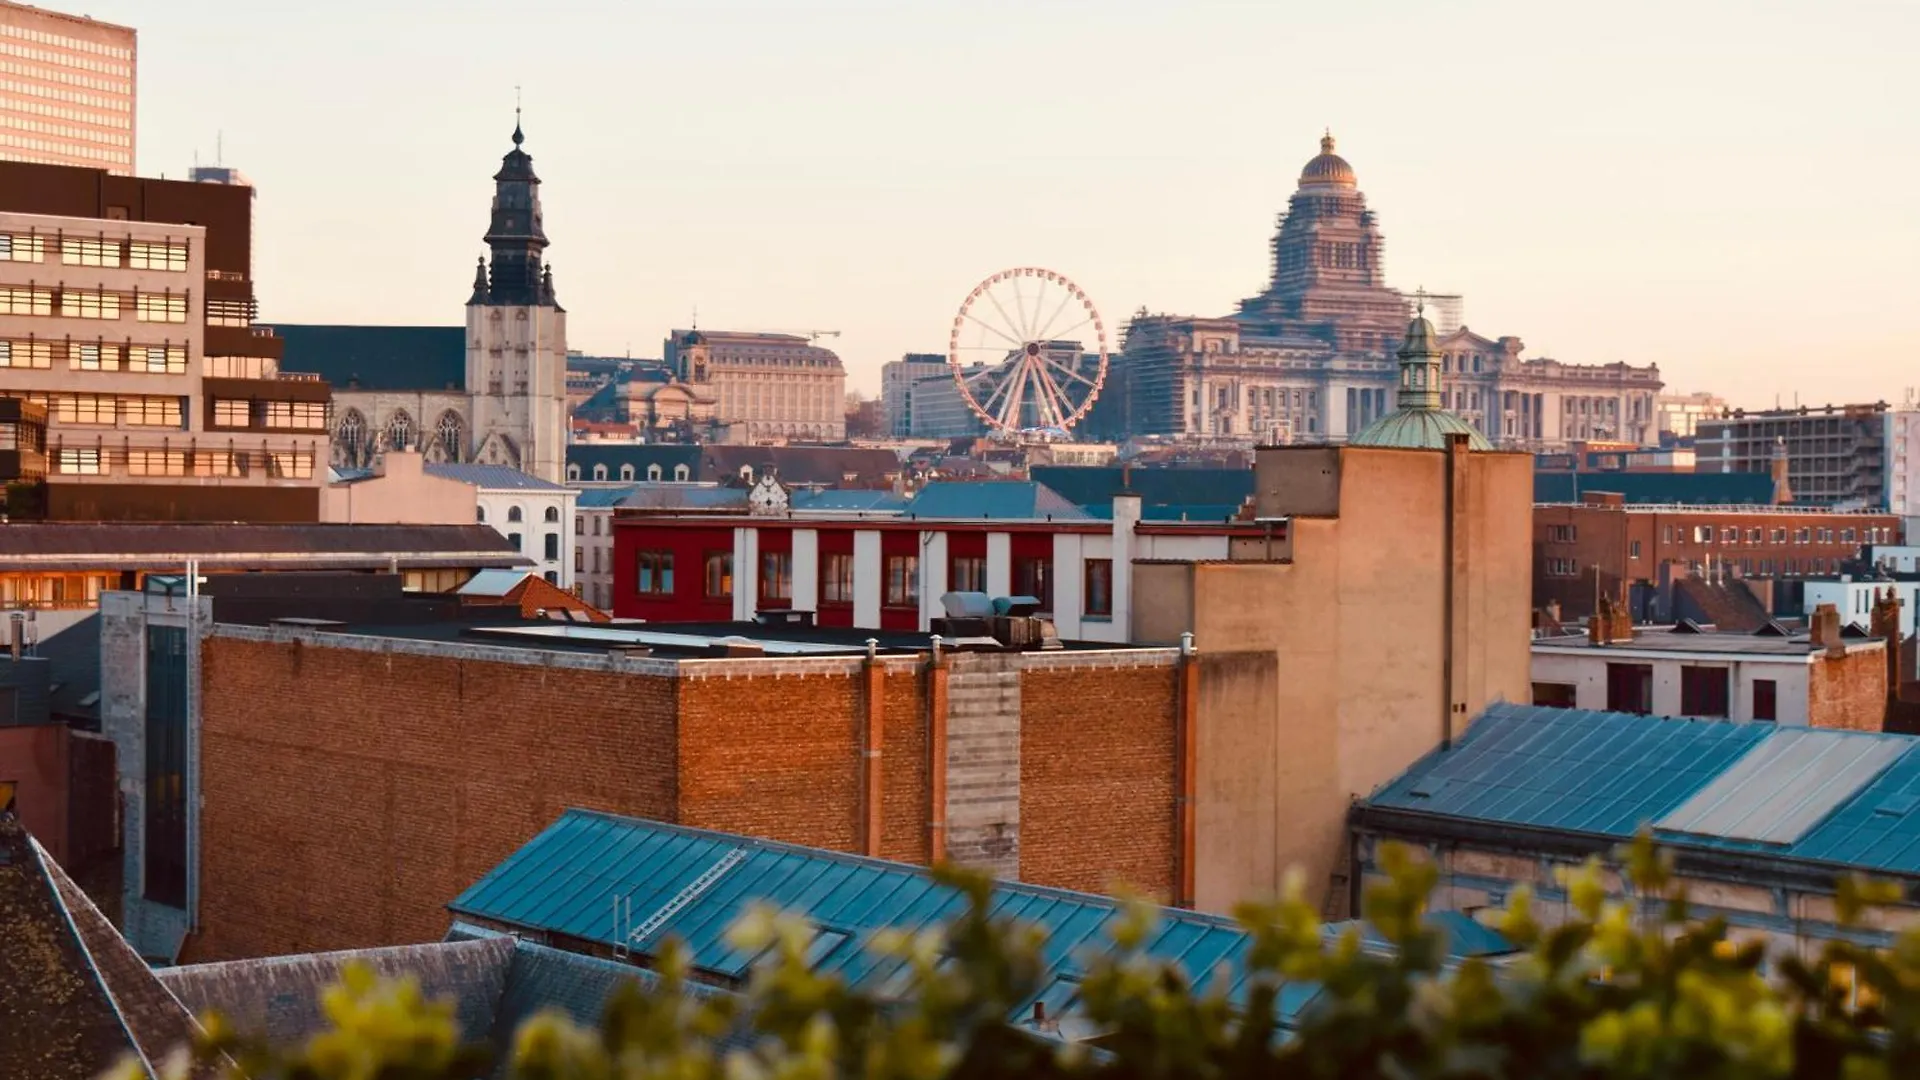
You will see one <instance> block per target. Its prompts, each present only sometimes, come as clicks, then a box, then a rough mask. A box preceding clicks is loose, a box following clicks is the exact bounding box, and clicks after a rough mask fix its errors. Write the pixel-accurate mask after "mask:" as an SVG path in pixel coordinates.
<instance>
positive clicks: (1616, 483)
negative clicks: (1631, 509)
mask: <svg viewBox="0 0 1920 1080" xmlns="http://www.w3.org/2000/svg"><path fill="white" fill-rule="evenodd" d="M1601 491H1609V492H1613V493H1615V494H1618V495H1619V496H1620V497H1621V500H1622V501H1623V502H1625V503H1626V504H1627V505H1628V506H1635V505H1642V506H1644V505H1667V506H1771V505H1772V504H1773V477H1771V476H1768V475H1767V474H1766V473H1702V472H1693V473H1630V472H1607V473H1547V472H1535V473H1534V474H1533V501H1534V502H1536V503H1577V502H1579V501H1580V500H1581V498H1582V496H1585V495H1589V494H1593V493H1595V492H1601Z"/></svg>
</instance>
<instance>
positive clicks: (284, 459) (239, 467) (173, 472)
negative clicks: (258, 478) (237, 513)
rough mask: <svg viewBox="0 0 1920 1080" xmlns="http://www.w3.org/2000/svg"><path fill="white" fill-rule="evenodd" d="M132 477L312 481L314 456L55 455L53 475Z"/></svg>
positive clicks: (74, 451)
mask: <svg viewBox="0 0 1920 1080" xmlns="http://www.w3.org/2000/svg"><path fill="white" fill-rule="evenodd" d="M116 463H117V464H119V465H120V466H121V467H122V468H123V469H124V470H125V471H126V473H127V475H129V476H247V475H249V474H250V473H251V472H252V470H253V469H254V468H255V467H256V466H258V467H259V469H260V470H261V471H262V473H264V475H266V476H268V477H271V478H273V479H276V480H310V479H312V478H313V453H312V451H308V450H276V451H270V452H262V453H257V454H249V453H244V452H234V451H231V450H194V451H190V452H189V451H185V450H124V451H114V450H105V449H101V448H98V447H63V448H61V449H59V450H56V451H55V452H54V455H53V471H54V472H56V473H59V474H62V475H66V476H105V475H107V474H108V471H109V470H110V469H111V467H112V466H113V465H114V464H116Z"/></svg>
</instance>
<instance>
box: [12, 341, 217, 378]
mask: <svg viewBox="0 0 1920 1080" xmlns="http://www.w3.org/2000/svg"><path fill="white" fill-rule="evenodd" d="M56 357H57V358H59V359H62V360H65V361H66V362H67V367H68V368H69V370H72V371H128V372H134V373H138V374H145V375H184V374H186V371H187V347H186V346H185V345H122V344H119V343H115V342H104V341H38V340H27V341H0V368H41V369H46V368H51V367H52V366H53V363H54V360H55V359H56Z"/></svg>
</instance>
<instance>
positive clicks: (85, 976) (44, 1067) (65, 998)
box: [0, 810, 195, 1080]
mask: <svg viewBox="0 0 1920 1080" xmlns="http://www.w3.org/2000/svg"><path fill="white" fill-rule="evenodd" d="M0 1017H4V1018H5V1021H6V1022H5V1023H0V1076H8V1077H14V1076H20V1077H35V1078H42V1077H44V1078H50V1080H60V1078H63V1077H72V1078H75V1080H80V1078H87V1080H91V1078H92V1077H96V1076H99V1075H100V1074H101V1073H103V1072H104V1071H106V1070H107V1069H109V1068H111V1067H113V1066H114V1065H116V1064H118V1063H119V1062H120V1060H121V1059H122V1058H124V1057H126V1056H127V1055H129V1054H138V1055H140V1056H142V1057H144V1058H145V1059H146V1061H147V1062H149V1063H151V1062H156V1061H159V1060H160V1059H161V1058H163V1057H164V1056H165V1055H166V1054H167V1053H168V1052H169V1051H171V1050H172V1049H173V1048H174V1047H176V1046H179V1045H180V1044H181V1043H182V1042H184V1041H185V1040H187V1039H188V1038H190V1037H191V1035H192V1033H193V1031H194V1029H195V1025H194V1021H193V1018H192V1016H191V1015H190V1014H189V1013H188V1012H187V1010H186V1008H185V1007H184V1006H183V1005H182V1004H181V1003H180V1002H179V1000H177V999H176V998H174V997H173V995H172V994H170V993H168V992H167V990H166V988H165V987H164V986H162V985H160V983H159V981H158V980H156V979H155V978H154V976H153V972H152V971H151V970H150V969H149V968H148V967H147V965H146V964H145V963H144V962H142V961H141V959H140V958H139V957H138V956H137V955H135V954H134V951H133V949H132V948H131V947H130V946H128V945H127V943H126V941H125V940H124V939H123V938H121V937H120V935H119V933H118V932H116V931H115V930H114V928H113V925H112V924H111V923H109V922H108V921H107V919H106V917H105V916H104V915H102V914H100V911H99V909H98V908H96V907H94V905H93V903H92V901H90V900H88V899H87V897H86V894H84V893H82V892H81V891H80V888H79V887H78V886H77V885H75V884H74V883H73V881H72V879H70V878H68V877H67V875H66V873H65V872H64V871H62V870H61V869H60V867H59V865H58V864H56V863H55V862H54V861H53V860H52V858H50V857H49V856H48V855H47V853H46V851H45V850H44V849H43V848H41V847H40V845H39V844H37V843H35V842H34V841H33V839H32V837H30V836H28V835H27V832H26V830H25V829H23V828H22V827H21V826H20V823H19V820H18V818H16V817H15V816H14V815H13V814H12V813H11V812H10V811H6V810H0Z"/></svg>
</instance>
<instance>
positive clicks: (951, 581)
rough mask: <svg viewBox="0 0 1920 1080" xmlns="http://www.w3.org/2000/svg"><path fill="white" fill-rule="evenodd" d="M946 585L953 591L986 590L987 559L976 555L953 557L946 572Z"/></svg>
mask: <svg viewBox="0 0 1920 1080" xmlns="http://www.w3.org/2000/svg"><path fill="white" fill-rule="evenodd" d="M947 587H948V588H950V589H951V590H952V591H954V592H986V591H987V560H985V559H983V558H980V557H979V556H977V555H976V556H962V557H960V558H957V559H954V560H953V565H952V567H951V568H950V570H949V572H948V576H947Z"/></svg>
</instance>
